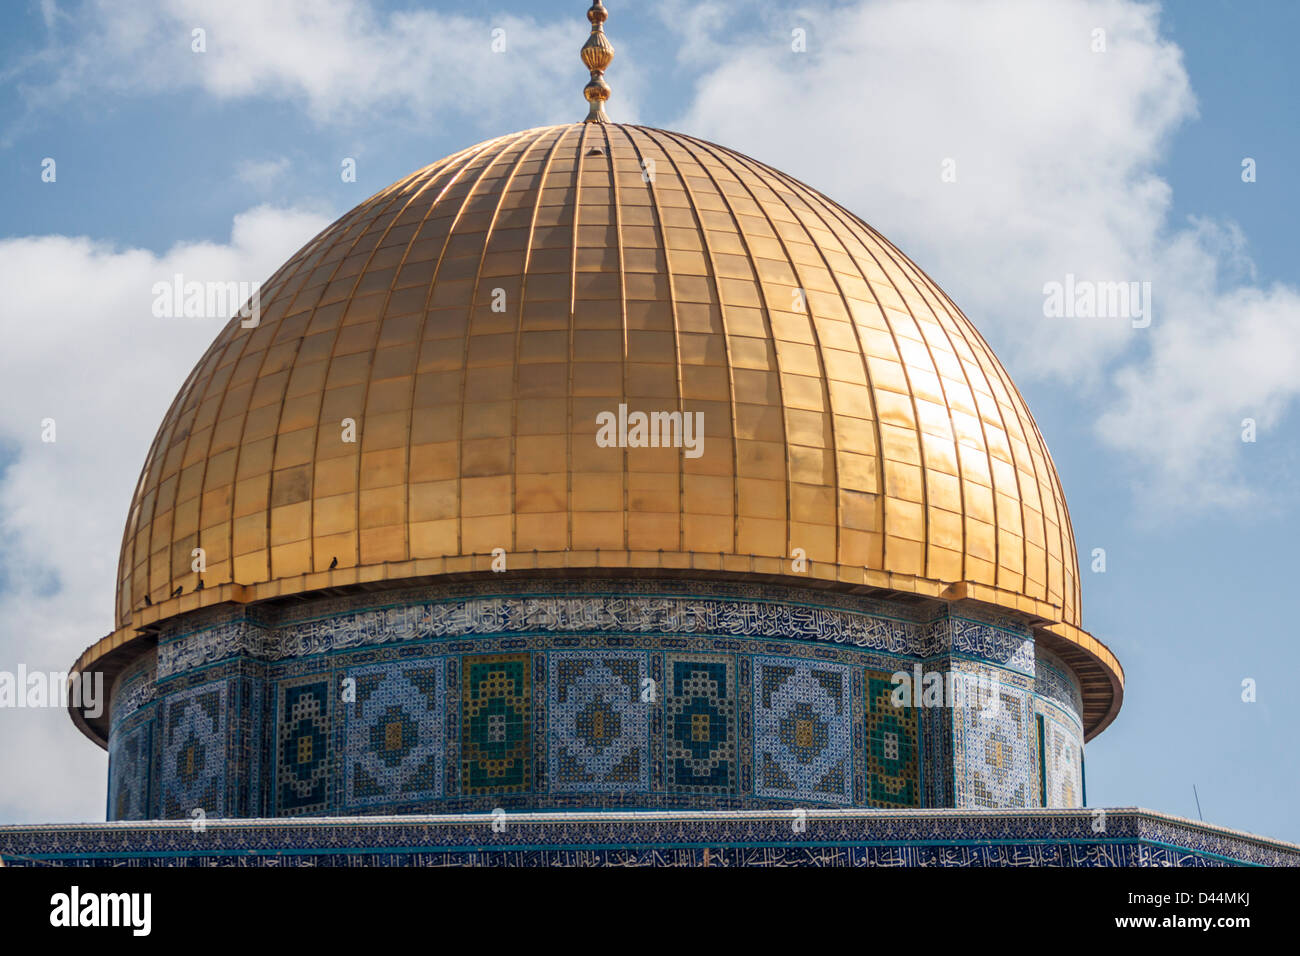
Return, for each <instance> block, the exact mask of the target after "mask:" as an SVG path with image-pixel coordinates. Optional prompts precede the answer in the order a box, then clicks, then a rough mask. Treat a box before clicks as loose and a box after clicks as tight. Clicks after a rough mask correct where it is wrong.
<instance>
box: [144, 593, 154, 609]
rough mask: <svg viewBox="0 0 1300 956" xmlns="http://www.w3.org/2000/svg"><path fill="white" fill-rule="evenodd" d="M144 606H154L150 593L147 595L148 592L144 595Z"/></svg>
mask: <svg viewBox="0 0 1300 956" xmlns="http://www.w3.org/2000/svg"><path fill="white" fill-rule="evenodd" d="M144 606H145V607H153V601H150V600H149V595H147V594H146V595H145V596H144Z"/></svg>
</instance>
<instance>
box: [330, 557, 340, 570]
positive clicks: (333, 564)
mask: <svg viewBox="0 0 1300 956" xmlns="http://www.w3.org/2000/svg"><path fill="white" fill-rule="evenodd" d="M338 566H339V559H338V558H335V559H334V560H333V561H331V562H330V570H331V571H333V570H334V569H335V568H337V567H338Z"/></svg>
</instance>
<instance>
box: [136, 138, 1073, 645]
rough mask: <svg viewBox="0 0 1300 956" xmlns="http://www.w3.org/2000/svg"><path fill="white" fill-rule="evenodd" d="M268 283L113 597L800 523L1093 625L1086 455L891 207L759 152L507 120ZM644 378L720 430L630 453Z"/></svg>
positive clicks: (929, 572)
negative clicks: (1078, 467)
mask: <svg viewBox="0 0 1300 956" xmlns="http://www.w3.org/2000/svg"><path fill="white" fill-rule="evenodd" d="M261 310H262V311H261V317H260V322H259V324H258V325H257V326H256V327H255V328H244V327H242V325H241V322H240V320H239V319H238V317H236V318H235V319H232V320H231V322H230V323H229V325H227V326H226V328H225V329H224V331H223V332H222V333H221V334H220V335H219V336H218V337H217V339H216V341H215V342H214V343H213V345H212V347H211V348H210V349H209V350H208V352H207V353H206V354H205V355H204V356H203V358H202V359H201V360H200V362H199V363H198V365H197V366H196V368H195V369H194V371H193V372H192V373H191V375H190V376H189V378H188V379H187V381H186V382H185V384H184V386H183V387H182V389H181V391H180V394H179V395H178V396H177V397H176V400H175V402H174V403H173V405H172V407H171V409H170V411H169V412H168V414H167V416H166V419H165V420H164V421H163V424H162V427H161V428H160V429H159V431H158V435H157V438H156V439H155V441H154V444H153V447H152V449H151V451H150V453H149V456H148V459H147V461H146V463H145V466H144V469H143V473H142V475H141V477H140V481H139V484H138V488H137V491H136V493H135V497H134V501H133V502H132V505H131V509H130V515H129V519H128V523H127V527H126V532H125V536H124V541H123V547H122V554H121V561H120V568H119V589H118V606H117V616H118V621H119V623H125V622H126V621H128V619H129V617H130V614H131V611H132V609H134V608H138V607H140V606H141V605H142V603H143V602H144V599H145V597H146V595H148V596H149V597H150V599H151V600H152V602H155V603H157V602H161V601H164V600H166V599H167V598H168V596H169V595H171V594H172V593H173V592H174V591H175V589H176V588H177V587H180V588H182V589H183V591H185V592H188V591H192V590H193V589H194V587H195V585H196V584H197V583H198V580H199V578H200V577H202V578H203V579H204V580H205V585H206V586H211V585H214V584H220V583H223V582H234V583H236V584H239V585H260V584H265V583H268V582H278V583H279V592H283V591H287V590H293V589H294V588H295V587H298V585H297V584H296V583H295V582H302V581H304V577H305V576H306V575H310V574H312V573H314V572H323V571H326V570H327V569H329V568H330V567H331V565H333V566H334V568H335V569H340V570H346V569H358V568H360V569H385V568H387V571H383V570H380V571H379V572H378V574H379V576H381V577H387V576H389V575H390V574H407V573H409V572H411V571H414V570H415V569H413V568H400V567H395V566H399V565H403V564H404V563H407V562H413V561H424V562H425V563H426V566H425V567H424V568H423V569H421V570H422V571H423V572H429V571H435V572H436V571H437V570H441V569H443V567H442V566H443V565H445V566H446V568H445V569H447V570H450V569H452V567H453V565H448V564H446V562H447V561H448V559H455V558H462V557H464V556H471V555H481V556H485V555H490V554H491V553H492V552H493V550H494V549H498V548H500V549H503V550H504V551H505V553H506V561H507V564H508V566H509V567H511V568H518V567H528V566H532V565H533V564H534V562H540V563H541V564H543V565H549V566H557V565H558V566H569V567H581V566H601V567H642V566H647V565H649V566H659V565H663V566H667V567H682V568H690V567H694V568H703V569H729V570H736V571H746V570H759V571H768V572H781V571H788V570H789V568H790V566H791V557H792V555H794V554H795V553H796V552H795V549H801V550H802V553H803V554H805V555H806V556H807V560H808V564H807V571H806V572H805V573H806V574H807V575H808V576H810V577H812V578H822V579H828V580H835V581H840V582H845V583H849V584H858V585H861V584H867V585H875V586H882V587H892V588H896V589H899V590H904V591H915V592H919V593H926V594H939V593H940V592H941V586H943V585H947V584H951V583H953V582H971V583H973V584H978V585H984V586H986V587H987V588H990V589H994V590H995V591H996V592H999V593H1000V594H1001V597H1000V598H998V599H997V600H998V603H1006V604H1007V605H1008V606H1017V607H1020V608H1021V609H1027V610H1037V611H1038V612H1040V613H1041V612H1042V611H1044V610H1045V609H1046V608H1044V607H1043V606H1047V607H1048V608H1051V609H1054V613H1053V614H1049V616H1052V617H1055V619H1057V620H1061V621H1064V622H1067V623H1069V624H1074V625H1077V624H1078V623H1079V595H1078V589H1079V586H1078V579H1077V559H1076V555H1075V545H1074V540H1073V536H1072V533H1071V529H1070V523H1069V517H1068V514H1067V512H1066V507H1065V500H1064V497H1063V494H1062V491H1061V485H1060V481H1059V479H1058V477H1057V474H1056V471H1055V469H1054V467H1053V465H1052V462H1051V458H1050V456H1049V454H1048V451H1047V447H1046V445H1045V444H1044V443H1043V440H1042V437H1041V436H1040V435H1039V433H1038V430H1037V428H1036V426H1035V424H1034V421H1033V419H1032V417H1031V416H1030V414H1029V411H1028V409H1027V408H1026V407H1025V404H1024V402H1023V400H1022V399H1021V397H1020V395H1019V394H1018V393H1017V391H1016V389H1015V386H1014V385H1013V384H1012V382H1011V379H1010V378H1009V376H1008V375H1007V373H1006V371H1005V370H1004V369H1003V367H1002V366H1001V364H1000V363H999V362H998V360H997V359H996V358H995V357H994V355H993V353H992V352H991V351H990V349H989V347H988V346H987V345H986V344H985V343H984V341H983V340H982V339H981V337H980V336H979V334H978V332H976V330H975V329H974V327H973V326H972V325H971V323H970V322H969V321H968V320H967V319H966V318H965V317H964V316H963V315H962V314H961V312H960V311H959V310H958V309H957V308H956V306H954V305H953V304H952V302H951V301H950V300H949V299H948V298H947V297H946V296H945V295H944V293H943V292H942V291H941V290H940V289H939V288H938V287H937V286H936V285H935V284H934V282H932V281H931V280H930V279H929V277H927V276H926V275H925V274H924V273H923V272H922V271H921V270H920V269H919V268H918V267H917V266H915V265H914V264H913V263H912V262H911V261H910V260H909V259H908V258H907V257H906V256H904V255H903V254H902V253H901V252H899V251H898V250H897V249H895V248H894V247H893V246H892V245H891V244H890V243H889V242H887V241H886V240H884V239H883V238H882V237H880V236H879V235H878V234H877V233H875V232H874V231H873V230H872V229H871V228H870V227H869V226H867V225H866V224H865V223H863V222H862V221H861V220H859V219H857V218H856V217H855V216H853V215H852V214H850V213H848V212H847V211H845V210H844V209H843V208H841V207H840V206H838V205H836V204H835V203H833V202H831V201H830V200H828V199H827V198H825V197H824V196H822V195H821V194H819V193H818V192H816V191H815V190H813V189H811V188H809V187H807V186H805V185H803V184H801V183H799V182H797V181H795V180H793V179H791V178H790V177H788V176H785V175H783V174H781V173H779V172H777V171H776V170H773V169H771V168H770V167H767V166H764V165H763V164H761V163H758V162H756V161H754V160H752V159H749V158H747V157H745V156H742V155H740V154H737V153H735V152H733V151H730V150H727V149H723V148H721V147H718V146H715V145H712V144H710V143H706V142H703V141H700V140H698V139H694V138H691V137H688V136H683V135H680V134H676V133H666V132H663V131H659V130H653V129H647V128H642V127H634V126H616V125H609V126H596V125H591V124H585V125H584V124H572V125H566V126H555V127H547V128H542V129H534V130H529V131H525V132H522V133H517V134H514V135H510V136H504V137H501V138H498V139H494V140H490V141H488V142H485V143H481V144H479V145H477V146H474V147H472V148H470V149H467V150H464V151H463V152H460V153H457V154H455V155H453V156H450V157H448V158H447V159H444V160H442V161H441V162H438V163H435V164H433V165H431V166H429V167H426V168H425V169H422V170H420V171H418V172H416V173H414V174H413V175H411V176H409V177H407V178H406V179H404V180H402V181H400V182H398V183H396V184H394V185H393V186H391V187H390V188H388V189H386V190H384V191H383V192H380V193H379V194H377V195H376V196H374V197H372V198H371V199H369V200H367V201H365V202H363V203H362V204H361V205H359V206H357V207H356V208H355V209H353V210H352V211H351V212H349V213H348V214H347V215H345V216H343V217H342V218H341V219H340V220H338V222H336V223H335V224H333V225H332V226H330V227H329V228H328V229H326V230H325V231H324V232H322V233H321V234H320V235H319V236H317V237H316V238H315V239H314V240H312V242H310V243H309V244H308V245H307V246H306V247H305V248H304V249H303V250H302V251H300V252H299V253H298V254H297V255H295V256H294V257H293V258H292V259H291V260H290V261H289V262H288V263H287V264H286V265H285V266H284V267H283V268H282V269H281V270H280V271H279V272H278V273H277V274H276V275H275V276H274V277H272V278H271V279H270V280H269V281H268V282H267V283H266V285H265V286H264V292H263V295H262V300H261ZM619 405H625V406H626V407H627V409H628V410H630V411H638V410H639V411H643V412H647V413H649V412H653V411H682V412H687V413H691V412H698V413H702V417H701V418H700V420H701V422H702V425H703V447H702V449H699V450H697V455H698V456H697V457H696V456H693V455H690V454H686V453H684V450H683V449H682V448H673V447H669V448H662V447H661V448H649V447H623V448H619V447H613V448H610V447H602V446H601V444H599V443H598V442H597V440H596V433H597V419H598V416H599V415H600V414H601V413H602V412H611V413H617V409H618V406H619ZM345 420H350V421H351V422H352V423H354V424H355V428H354V429H353V435H352V436H351V437H354V438H355V441H348V440H346V439H347V438H348V437H349V436H348V434H347V424H346V422H345ZM700 452H702V453H700ZM195 548H202V549H203V550H204V552H205V560H206V566H207V569H206V571H205V572H204V573H203V574H199V573H196V572H194V571H193V570H192V564H193V557H192V554H193V550H194V549H195ZM543 556H546V557H545V558H544V557H543ZM429 561H433V562H434V564H433V565H429V564H428V562H429ZM454 567H461V565H459V564H457V565H454ZM370 573H371V575H373V574H374V573H375V572H374V571H371V572H370ZM1017 598H1024V599H1028V603H1026V602H1025V601H1017Z"/></svg>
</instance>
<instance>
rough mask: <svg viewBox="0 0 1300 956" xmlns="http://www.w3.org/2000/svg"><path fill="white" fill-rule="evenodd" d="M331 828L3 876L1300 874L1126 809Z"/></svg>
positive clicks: (1273, 847) (271, 826) (1255, 846)
mask: <svg viewBox="0 0 1300 956" xmlns="http://www.w3.org/2000/svg"><path fill="white" fill-rule="evenodd" d="M1099 812H1100V811H1096V810H1073V811H1069V810H1018V811H965V810H910V811H909V810H885V811H862V810H842V811H835V810H809V811H807V812H806V814H805V815H804V818H803V823H804V826H803V828H802V829H799V828H796V827H793V826H791V823H792V819H793V818H792V815H791V814H790V813H788V812H787V813H774V812H765V811H723V812H709V813H701V812H679V813H674V812H658V813H575V812H567V813H536V814H510V813H507V814H506V815H505V817H504V824H505V825H504V827H497V828H494V827H493V826H492V821H493V818H492V817H491V816H489V815H474V816H438V817H332V818H318V819H313V820H296V821H295V820H247V821H211V822H210V823H209V825H208V827H207V828H206V830H204V831H203V832H195V831H194V830H193V829H192V828H191V827H190V826H189V824H188V823H187V822H185V821H178V822H176V823H158V822H155V823H117V824H98V825H93V824H86V825H80V826H76V825H73V826H60V825H47V826H29V827H23V826H17V827H0V857H3V858H4V861H5V865H6V866H25V865H42V864H48V863H51V862H58V863H74V864H77V865H91V866H123V865H125V866H211V865H235V866H260V865H277V866H283V865H286V864H294V863H297V864H306V865H312V866H360V865H407V866H409V865H427V866H464V865H473V866H485V865H507V866H544V865H621V866H627V865H640V866H700V865H747V866H768V865H782V866H786V865H819V866H825V865H835V866H1225V865H1241V864H1246V865H1263V866H1296V865H1300V846H1296V845H1295V844H1290V843H1284V842H1282V841H1274V840H1265V839H1262V838H1259V837H1255V836H1252V835H1250V834H1246V833H1241V832H1238V831H1233V830H1228V829H1226V828H1222V827H1214V826H1209V825H1206V824H1199V823H1195V822H1193V821H1190V820H1184V819H1181V818H1178V817H1172V816H1167V815H1164V814H1158V813H1154V812H1152V811H1149V810H1138V809H1131V808H1124V809H1110V810H1106V811H1104V812H1105V826H1104V829H1103V830H1102V831H1101V832H1097V830H1096V819H1097V814H1098V813H1099Z"/></svg>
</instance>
